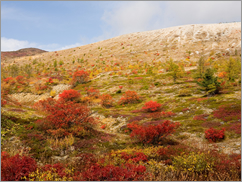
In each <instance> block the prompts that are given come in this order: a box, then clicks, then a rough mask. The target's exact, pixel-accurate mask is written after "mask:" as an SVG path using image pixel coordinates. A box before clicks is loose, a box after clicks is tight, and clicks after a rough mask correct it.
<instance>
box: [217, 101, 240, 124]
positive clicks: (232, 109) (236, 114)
mask: <svg viewBox="0 0 242 182" xmlns="http://www.w3.org/2000/svg"><path fill="white" fill-rule="evenodd" d="M213 115H214V117H216V118H219V119H222V120H223V121H231V120H238V119H241V106H240V105H239V104H238V105H233V104H228V105H222V106H220V107H219V108H218V110H216V111H214V112H213Z"/></svg>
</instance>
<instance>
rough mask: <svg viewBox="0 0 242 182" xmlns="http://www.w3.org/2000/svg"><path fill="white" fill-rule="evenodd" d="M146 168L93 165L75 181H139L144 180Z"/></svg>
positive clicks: (76, 177) (131, 165) (139, 166)
mask: <svg viewBox="0 0 242 182" xmlns="http://www.w3.org/2000/svg"><path fill="white" fill-rule="evenodd" d="M145 172H146V167H145V166H142V165H134V164H130V163H126V164H125V165H122V166H114V165H107V166H101V165H100V164H97V163H96V164H94V165H92V166H91V167H90V168H89V169H87V170H86V171H85V172H82V173H80V175H79V176H75V177H74V180H75V181H141V180H144V177H145V176H146V175H147V174H145Z"/></svg>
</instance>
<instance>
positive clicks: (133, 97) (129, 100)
mask: <svg viewBox="0 0 242 182" xmlns="http://www.w3.org/2000/svg"><path fill="white" fill-rule="evenodd" d="M139 101H140V97H139V96H138V94H137V93H136V92H135V91H130V90H129V91H127V92H125V93H124V94H123V97H121V99H120V100H119V104H134V103H138V102H139Z"/></svg>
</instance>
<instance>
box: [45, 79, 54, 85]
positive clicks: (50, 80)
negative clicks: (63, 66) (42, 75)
mask: <svg viewBox="0 0 242 182" xmlns="http://www.w3.org/2000/svg"><path fill="white" fill-rule="evenodd" d="M52 83H54V82H53V80H52V78H49V79H48V80H47V81H46V84H52Z"/></svg>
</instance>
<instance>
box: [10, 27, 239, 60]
mask: <svg viewBox="0 0 242 182" xmlns="http://www.w3.org/2000/svg"><path fill="white" fill-rule="evenodd" d="M123 47H124V49H123ZM235 50H237V51H238V52H241V22H237V23H223V24H196V25H184V26H176V27H170V28H164V29H159V30H153V31H146V32H136V33H131V34H126V35H121V36H118V37H114V38H111V39H107V40H103V41H100V42H96V43H93V44H88V45H84V46H80V47H76V48H71V49H67V50H60V51H57V52H56V53H55V52H47V53H42V54H40V55H35V56H32V57H21V58H16V59H13V60H9V61H8V62H7V63H13V62H14V61H15V62H16V63H17V64H23V63H25V64H26V63H30V62H32V60H34V59H37V60H40V61H41V62H44V63H46V62H49V61H51V62H52V60H53V59H57V60H63V61H64V62H69V63H71V62H72V60H73V59H74V60H76V59H77V58H80V59H81V58H84V59H87V60H88V62H89V63H91V64H92V63H95V61H96V60H98V59H99V60H101V61H102V60H113V61H125V62H127V61H130V62H134V61H136V60H137V59H138V60H140V61H145V62H150V61H151V60H153V59H156V61H162V62H164V61H165V60H167V59H169V58H170V57H171V58H173V59H174V60H177V61H180V60H181V59H184V58H185V57H186V55H185V54H186V53H188V52H189V51H190V57H191V59H194V60H197V59H198V58H199V57H200V56H201V55H205V56H206V55H207V56H209V55H210V54H211V52H213V53H214V54H217V53H228V54H234V52H235ZM157 52H158V53H159V56H157V55H154V53H157ZM100 53H101V54H102V55H100ZM145 53H147V54H145ZM56 54H58V56H57V57H56ZM84 54H85V56H84Z"/></svg>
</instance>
